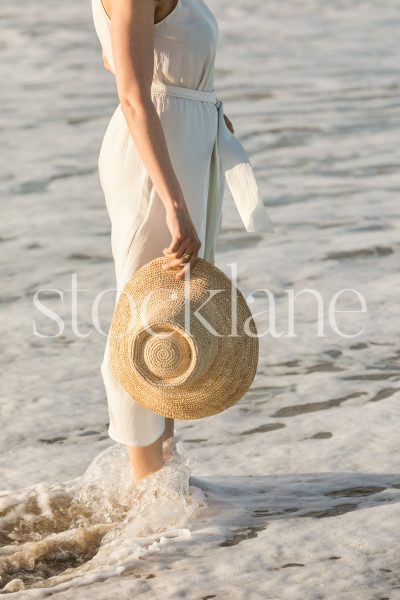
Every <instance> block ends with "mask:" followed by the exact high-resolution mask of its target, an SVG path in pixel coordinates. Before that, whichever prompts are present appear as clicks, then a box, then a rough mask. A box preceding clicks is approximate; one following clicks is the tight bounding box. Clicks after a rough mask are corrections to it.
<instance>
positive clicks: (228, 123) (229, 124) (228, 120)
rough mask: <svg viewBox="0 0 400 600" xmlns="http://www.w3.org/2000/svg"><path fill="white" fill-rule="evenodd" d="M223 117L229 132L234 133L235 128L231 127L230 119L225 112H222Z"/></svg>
mask: <svg viewBox="0 0 400 600" xmlns="http://www.w3.org/2000/svg"><path fill="white" fill-rule="evenodd" d="M224 119H225V123H226V126H227V128H228V129H229V131H230V132H231V133H234V132H235V130H234V129H233V125H232V121H231V120H230V119H228V117H227V116H226V114H225V113H224Z"/></svg>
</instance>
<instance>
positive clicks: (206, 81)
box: [92, 0, 274, 245]
mask: <svg viewBox="0 0 400 600" xmlns="http://www.w3.org/2000/svg"><path fill="white" fill-rule="evenodd" d="M92 12H93V20H94V26H95V30H96V33H97V36H98V38H99V40H100V44H101V46H102V49H103V52H104V55H105V57H106V59H107V61H108V63H109V65H110V68H111V70H112V72H113V73H114V74H115V63H114V59H113V53H112V45H111V31H110V25H111V20H110V18H109V17H108V15H107V13H106V11H105V9H104V6H103V3H102V0H92ZM218 34H219V30H218V24H217V20H216V18H215V16H214V14H213V13H212V12H211V10H210V9H209V8H208V6H207V4H206V3H205V2H204V0H177V4H176V6H175V8H174V9H173V10H172V12H170V13H169V14H168V15H167V16H166V17H165V18H164V19H162V20H161V21H159V22H158V23H155V24H154V72H153V82H157V83H158V84H161V85H164V86H168V87H169V89H170V90H171V89H174V86H176V87H175V90H179V89H180V90H182V89H183V88H186V89H187V90H188V91H190V90H196V91H197V92H200V93H204V92H205V93H209V92H212V93H213V94H214V95H215V93H214V63H215V56H216V51H217V44H218ZM216 108H217V111H218V117H217V118H218V126H217V136H216V140H215V150H216V151H215V152H214V153H213V160H215V161H216V165H217V164H219V162H220V164H221V166H222V169H223V174H224V181H226V182H227V183H228V187H229V189H230V191H231V193H232V197H233V199H234V201H235V203H236V207H237V209H238V212H239V214H240V217H241V219H242V221H243V224H244V226H245V228H246V230H247V231H249V232H253V231H258V232H271V231H274V228H273V224H272V222H271V220H270V218H269V215H268V213H267V210H266V208H265V206H264V204H263V201H262V198H261V195H260V192H259V190H258V186H257V182H256V179H255V175H254V172H253V168H252V165H251V162H250V159H249V157H248V155H247V153H246V151H245V149H244V148H243V146H242V144H241V143H240V142H239V140H238V139H237V138H236V136H235V135H234V134H233V133H231V132H230V131H229V129H228V127H227V125H226V123H225V120H224V118H223V102H222V100H218V101H217V102H216ZM210 206H211V207H212V210H214V211H215V214H214V215H213V214H211V218H210V223H211V225H210V232H209V236H210V239H212V240H215V239H216V236H217V235H218V230H219V226H220V222H221V199H219V200H218V199H216V201H215V202H213V201H212V199H211V201H210ZM211 229H212V231H211ZM211 245H212V244H211Z"/></svg>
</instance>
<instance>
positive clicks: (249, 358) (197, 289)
mask: <svg viewBox="0 0 400 600" xmlns="http://www.w3.org/2000/svg"><path fill="white" fill-rule="evenodd" d="M166 261H167V259H165V258H163V257H160V258H158V259H155V260H153V261H151V262H150V263H147V264H146V265H144V266H143V267H142V268H141V269H139V270H138V271H137V272H136V273H135V275H134V276H133V277H132V278H131V279H130V280H129V281H128V283H127V284H126V286H125V288H124V292H123V293H122V294H121V295H120V298H119V300H118V303H117V306H116V308H115V311H114V315H113V320H112V324H111V328H110V349H111V367H112V371H113V373H114V375H115V377H116V378H117V379H118V381H119V382H120V384H121V385H122V387H123V388H124V389H125V390H126V391H127V392H128V394H129V395H130V396H131V397H132V398H134V399H135V400H136V401H137V402H139V403H140V404H141V405H143V406H144V407H146V408H148V409H149V410H152V411H154V412H156V413H158V414H160V415H163V416H165V417H170V418H175V419H182V420H185V419H199V418H203V417H207V416H211V415H214V414H217V413H219V412H221V411H223V410H226V409H227V408H229V407H231V406H233V405H234V404H235V403H236V402H238V400H240V398H241V397H243V395H244V394H245V393H246V392H247V390H248V389H249V387H250V385H251V383H252V381H253V380H254V376H255V374H256V370H257V363H258V352H259V340H258V337H257V330H256V325H255V322H254V319H253V318H252V314H251V311H250V308H249V307H248V305H247V303H246V301H245V299H244V297H243V295H242V294H241V292H240V290H238V289H237V288H236V289H235V290H234V292H235V298H236V325H237V331H236V332H235V333H237V335H233V336H231V335H229V333H230V332H231V307H230V304H229V299H230V298H231V293H232V282H231V280H230V279H229V278H228V277H227V276H226V275H225V274H224V273H223V272H222V271H221V270H220V269H218V268H217V267H215V265H212V264H211V263H209V262H208V261H205V260H203V259H199V258H198V259H197V261H196V264H195V266H194V267H193V268H192V271H191V278H190V286H191V288H190V289H191V294H192V296H193V298H195V297H196V295H198V296H199V297H201V295H202V294H204V291H205V290H206V289H223V290H224V292H223V293H222V295H221V294H220V295H219V296H216V299H215V304H214V306H213V310H216V311H217V312H218V325H219V331H223V332H225V333H227V334H228V335H223V337H220V338H218V337H217V343H218V351H217V352H216V354H215V357H214V359H213V362H212V364H211V365H210V367H209V369H208V371H207V372H206V373H205V374H204V375H203V376H202V377H201V378H200V379H199V380H197V381H196V382H195V383H194V384H192V385H182V386H180V387H170V386H168V385H165V384H163V382H162V381H160V383H159V384H158V385H155V384H154V381H148V380H146V378H144V377H143V376H142V375H141V373H140V372H139V370H138V369H137V368H136V365H135V363H134V362H133V361H132V353H131V352H130V346H129V344H130V342H131V338H130V337H129V335H124V327H125V328H126V322H127V316H129V315H128V313H129V301H128V300H127V299H128V298H135V300H136V301H137V302H138V303H140V299H141V298H142V297H144V295H145V294H146V293H147V292H149V291H151V290H152V289H155V288H156V287H157V286H161V285H162V286H164V287H166V288H168V287H170V288H171V289H177V284H182V285H183V282H177V281H176V279H175V273H173V272H171V271H166V272H165V271H163V270H162V269H161V266H162V264H163V263H164V262H166ZM192 296H191V297H192ZM228 309H229V310H228ZM160 320H162V318H161V317H160ZM246 322H247V327H248V330H250V331H251V335H248V334H247V333H246V332H245V331H244V324H245V323H246ZM134 334H135V329H133V331H132V335H134Z"/></svg>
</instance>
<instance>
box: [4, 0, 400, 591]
mask: <svg viewBox="0 0 400 600" xmlns="http://www.w3.org/2000/svg"><path fill="white" fill-rule="evenodd" d="M208 4H209V6H210V8H211V9H212V10H213V11H214V13H215V15H216V16H217V18H218V21H219V26H220V46H219V54H218V57H217V70H216V82H215V83H216V91H217V93H218V94H219V96H220V97H221V98H222V99H223V100H224V107H225V111H226V113H227V114H228V116H229V117H230V118H231V120H232V121H233V124H234V126H235V132H236V134H237V135H238V137H239V138H240V139H241V141H242V142H243V144H244V145H245V147H246V149H247V151H248V153H249V155H250V157H251V160H252V162H253V165H254V169H255V172H256V176H257V179H258V181H259V184H260V189H261V191H262V195H263V198H264V201H265V203H266V205H267V206H268V210H269V214H270V216H271V219H272V220H273V222H274V225H275V232H274V233H273V234H265V235H262V234H249V233H247V232H246V231H245V230H244V229H243V227H242V224H241V221H240V219H239V217H238V215H237V213H236V209H235V207H234V204H233V201H232V199H231V198H230V196H229V193H228V192H227V195H226V198H225V203H224V217H223V226H222V230H221V235H220V239H219V242H218V248H217V254H216V263H217V265H218V266H220V268H222V269H223V270H224V271H226V272H227V273H228V274H230V273H231V269H232V264H233V263H235V264H236V267H237V273H238V284H239V286H240V288H241V290H242V292H243V293H244V294H245V296H246V295H248V298H249V302H250V301H251V299H253V302H252V304H251V307H252V310H253V312H254V314H255V318H256V322H257V326H258V329H259V332H260V333H261V334H262V335H261V337H260V342H261V348H260V362H259V369H258V373H257V376H256V378H255V381H254V384H253V386H252V388H251V389H250V390H249V392H248V393H247V394H246V396H245V397H244V398H243V399H242V400H241V401H240V402H239V403H238V404H237V405H235V406H234V407H232V408H230V409H229V410H227V411H225V412H224V413H221V414H219V415H215V416H213V417H211V418H208V419H201V420H197V421H191V422H184V421H180V422H177V424H176V429H177V439H178V444H177V449H176V450H175V451H173V452H172V453H171V454H168V456H167V455H166V456H167V462H166V465H165V467H164V468H163V469H162V470H161V471H160V472H158V473H157V474H155V475H154V476H152V477H151V478H150V480H149V481H148V485H147V487H145V488H144V489H143V490H140V489H139V488H138V489H136V488H133V486H132V484H131V481H130V472H129V464H128V460H127V455H126V449H125V447H123V446H120V445H119V444H115V443H114V442H113V441H112V440H110V438H108V436H107V426H108V415H107V407H106V399H105V395H104V389H103V383H102V380H101V375H100V364H101V360H102V356H103V351H104V345H105V333H106V331H107V328H108V325H109V321H110V318H111V314H112V308H113V292H114V285H115V282H114V270H113V263H112V257H111V250H110V243H109V236H110V229H109V221H108V216H107V213H106V209H105V205H104V199H103V196H102V192H101V189H100V185H99V181H98V174H97V156H98V152H99V148H100V144H101V140H102V136H103V134H104V131H105V129H106V127H107V123H108V120H109V119H110V117H111V114H112V112H113V111H114V109H115V107H116V105H117V97H116V92H115V83H114V81H113V76H112V75H111V74H110V73H108V72H106V71H105V70H104V69H103V67H102V61H101V54H100V50H99V46H98V41H97V38H96V35H95V32H94V28H93V23H92V16H91V10H90V3H88V2H86V3H83V4H82V3H59V2H55V0H43V1H42V2H40V3H36V4H33V3H23V5H22V4H21V3H16V2H11V0H4V1H3V4H2V16H1V23H2V36H1V42H0V44H1V50H2V61H1V69H2V94H1V100H0V102H1V108H2V110H1V111H0V137H1V147H2V153H1V155H0V167H1V168H0V193H1V203H2V204H1V205H2V220H1V233H0V248H1V253H0V261H1V262H0V275H1V289H0V310H1V325H2V328H1V334H2V335H1V337H0V346H1V359H0V360H1V366H2V386H1V399H0V415H1V435H0V448H1V454H0V477H1V485H0V576H1V579H0V592H1V593H2V594H6V593H12V594H13V596H12V597H15V598H17V599H23V600H25V599H29V598H42V597H47V596H51V595H53V596H55V597H56V598H60V600H61V599H72V598H75V597H77V596H78V597H79V598H84V599H85V600H86V599H88V600H91V599H92V598H96V600H99V599H103V598H104V599H107V600H113V599H114V598H115V599H117V598H118V600H128V599H131V598H136V597H140V598H143V599H147V598H149V599H150V598H171V599H174V600H175V599H177V598H187V599H190V600H192V599H193V600H200V599H203V600H205V599H211V598H217V599H220V598H228V597H230V598H233V599H242V598H249V599H253V598H254V599H266V598H270V599H272V598H273V599H284V600H286V599H287V600H298V599H299V598H306V599H307V600H319V599H325V598H329V599H330V598H332V599H333V598H335V599H337V598H340V599H341V600H342V599H349V600H350V599H351V600H353V599H356V600H358V599H360V600H361V599H363V600H366V599H368V600H378V599H381V600H383V599H384V598H388V599H390V600H396V599H397V598H400V563H399V553H398V547H399V543H400V539H399V537H400V536H399V525H400V505H399V500H400V472H399V471H400V469H399V442H398V439H399V436H398V428H399V417H400V408H399V400H400V381H399V380H400V367H399V358H400V342H399V335H398V334H399V289H400V274H399V271H400V269H399V267H400V261H399V245H400V244H399V239H400V235H399V234H400V220H399V217H400V205H399V192H400V176H399V164H400V161H399V155H400V151H399V144H398V139H399V129H400V127H399V125H400V101H399V91H400V83H399V73H398V64H399V59H400V50H399V45H398V43H397V39H398V35H399V29H400V5H399V4H398V3H397V2H395V1H394V0H381V1H380V2H378V1H377V0H374V1H372V0H369V1H368V0H365V1H361V0H320V1H318V0H287V2H284V3H283V2H277V1H271V2H269V1H268V2H262V1H261V0H244V1H243V2H241V3H239V2H238V1H237V0H231V1H229V2H228V1H227V0H219V2H216V1H215V0H209V3H208ZM75 288H78V290H79V291H78V292H77V293H75V292H71V290H74V289H75ZM257 289H258V291H257V292H255V290H257ZM39 290H40V296H39V298H40V300H41V302H42V303H43V304H44V305H45V306H46V307H47V308H48V309H49V310H54V311H56V312H57V313H58V314H59V315H60V316H61V319H60V321H59V322H58V323H56V322H55V321H54V320H51V319H49V316H48V315H47V316H45V315H43V313H42V312H41V311H40V310H38V308H37V304H36V305H35V304H34V297H35V294H36V293H37V292H38V291H39ZM263 290H268V291H270V293H271V294H272V296H273V299H274V303H271V302H270V303H269V304H268V303H267V296H266V292H265V291H263ZM307 290H308V291H307ZM296 293H298V294H299V295H298V296H297V298H296V302H295V309H294V317H293V321H294V324H293V327H294V329H293V327H292V326H291V321H292V319H291V311H290V308H291V305H290V297H291V296H290V295H291V294H296ZM99 294H101V303H100V311H99V312H100V317H101V318H100V322H99V326H98V327H95V326H94V323H93V318H92V317H93V315H92V309H93V302H94V300H95V299H96V298H97V299H99ZM250 294H251V297H250ZM335 298H336V300H335ZM335 301H336V305H335ZM74 302H76V303H77V306H78V309H79V310H78V319H77V320H75V319H74V314H75V313H74V311H73V307H74ZM363 302H364V305H363ZM318 308H319V310H320V313H318ZM335 308H336V310H337V311H338V312H337V313H335V312H334V311H335ZM363 308H365V311H364V312H363ZM339 311H343V312H339ZM351 311H353V312H351ZM272 317H275V319H274V321H273V324H274V326H275V327H273V328H272V329H271V327H270V328H269V332H268V333H265V332H267V330H268V327H269V325H271V319H272ZM333 317H335V318H333ZM318 324H319V326H320V329H318ZM100 328H101V330H102V332H103V333H102V332H101V331H100ZM48 336H53V337H48ZM167 450H168V448H167V449H166V451H167ZM160 490H162V492H160Z"/></svg>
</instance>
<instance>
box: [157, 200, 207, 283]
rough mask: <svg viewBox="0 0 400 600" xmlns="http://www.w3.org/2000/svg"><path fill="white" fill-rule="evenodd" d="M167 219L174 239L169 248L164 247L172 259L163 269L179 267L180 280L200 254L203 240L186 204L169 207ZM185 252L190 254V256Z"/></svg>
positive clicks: (164, 250)
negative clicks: (200, 238) (198, 234)
mask: <svg viewBox="0 0 400 600" xmlns="http://www.w3.org/2000/svg"><path fill="white" fill-rule="evenodd" d="M166 221H167V226H168V229H169V230H170V232H171V236H172V240H171V243H170V245H169V246H168V248H164V249H163V253H164V254H165V256H166V257H167V258H170V259H171V260H170V261H169V262H168V263H166V264H165V265H163V269H164V270H168V269H179V272H178V273H177V275H176V279H177V280H178V281H179V280H181V279H183V278H184V277H185V273H186V272H187V271H188V270H189V266H190V265H193V264H194V262H195V261H194V260H193V259H195V258H196V256H197V255H198V252H199V250H200V247H201V242H200V240H199V238H198V236H197V232H196V229H195V227H194V225H193V222H192V219H191V218H190V215H189V211H188V210H187V207H186V205H185V204H183V205H181V206H179V208H176V207H171V208H167V209H166ZM184 254H186V255H188V254H190V258H188V257H187V256H184Z"/></svg>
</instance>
